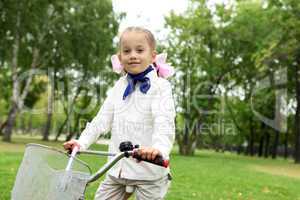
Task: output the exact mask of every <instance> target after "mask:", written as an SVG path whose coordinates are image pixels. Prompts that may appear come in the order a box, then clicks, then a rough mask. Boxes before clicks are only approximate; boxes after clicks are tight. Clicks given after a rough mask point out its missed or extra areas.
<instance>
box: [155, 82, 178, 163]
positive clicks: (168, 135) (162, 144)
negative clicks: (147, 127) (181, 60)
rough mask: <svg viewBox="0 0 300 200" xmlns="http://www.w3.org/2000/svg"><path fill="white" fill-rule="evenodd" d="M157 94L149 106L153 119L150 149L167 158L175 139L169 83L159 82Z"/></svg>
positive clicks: (173, 113) (173, 110)
mask: <svg viewBox="0 0 300 200" xmlns="http://www.w3.org/2000/svg"><path fill="white" fill-rule="evenodd" d="M161 81H162V82H161V84H160V86H159V90H158V92H157V93H156V94H155V96H154V98H153V102H152V105H151V110H152V117H153V123H154V124H153V128H154V129H153V130H154V132H153V136H152V147H153V148H156V149H158V150H160V152H161V153H162V156H163V157H164V158H166V159H168V158H169V154H170V151H171V149H172V146H173V143H174V139H175V115H176V113H175V106H174V100H173V96H172V88H171V85H170V83H169V82H168V81H167V80H165V79H163V80H161Z"/></svg>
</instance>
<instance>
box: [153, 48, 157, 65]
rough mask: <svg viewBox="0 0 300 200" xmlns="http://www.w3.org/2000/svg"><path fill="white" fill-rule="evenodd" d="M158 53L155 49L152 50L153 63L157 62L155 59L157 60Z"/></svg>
mask: <svg viewBox="0 0 300 200" xmlns="http://www.w3.org/2000/svg"><path fill="white" fill-rule="evenodd" d="M156 55H157V52H156V51H155V50H154V51H153V52H152V63H154V62H155V60H156Z"/></svg>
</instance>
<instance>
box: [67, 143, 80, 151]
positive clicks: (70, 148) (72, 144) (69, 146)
mask: <svg viewBox="0 0 300 200" xmlns="http://www.w3.org/2000/svg"><path fill="white" fill-rule="evenodd" d="M63 146H64V149H65V150H69V151H70V152H72V150H73V149H74V147H75V146H77V147H78V149H80V144H79V143H78V142H77V141H76V140H70V141H68V142H65V143H64V144H63Z"/></svg>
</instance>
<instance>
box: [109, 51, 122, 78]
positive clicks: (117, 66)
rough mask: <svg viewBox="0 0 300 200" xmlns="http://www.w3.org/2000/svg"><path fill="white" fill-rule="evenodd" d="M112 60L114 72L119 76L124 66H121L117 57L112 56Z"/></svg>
mask: <svg viewBox="0 0 300 200" xmlns="http://www.w3.org/2000/svg"><path fill="white" fill-rule="evenodd" d="M110 60H111V64H112V68H113V71H114V72H116V73H117V74H120V73H121V72H122V71H123V66H122V65H121V62H120V60H119V57H118V56H117V55H112V56H111V58H110Z"/></svg>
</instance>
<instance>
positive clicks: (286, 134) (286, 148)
mask: <svg viewBox="0 0 300 200" xmlns="http://www.w3.org/2000/svg"><path fill="white" fill-rule="evenodd" d="M288 141H289V131H288V130H287V132H286V133H285V137H284V158H285V159H287V158H288V156H289V154H288V147H289V143H288Z"/></svg>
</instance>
